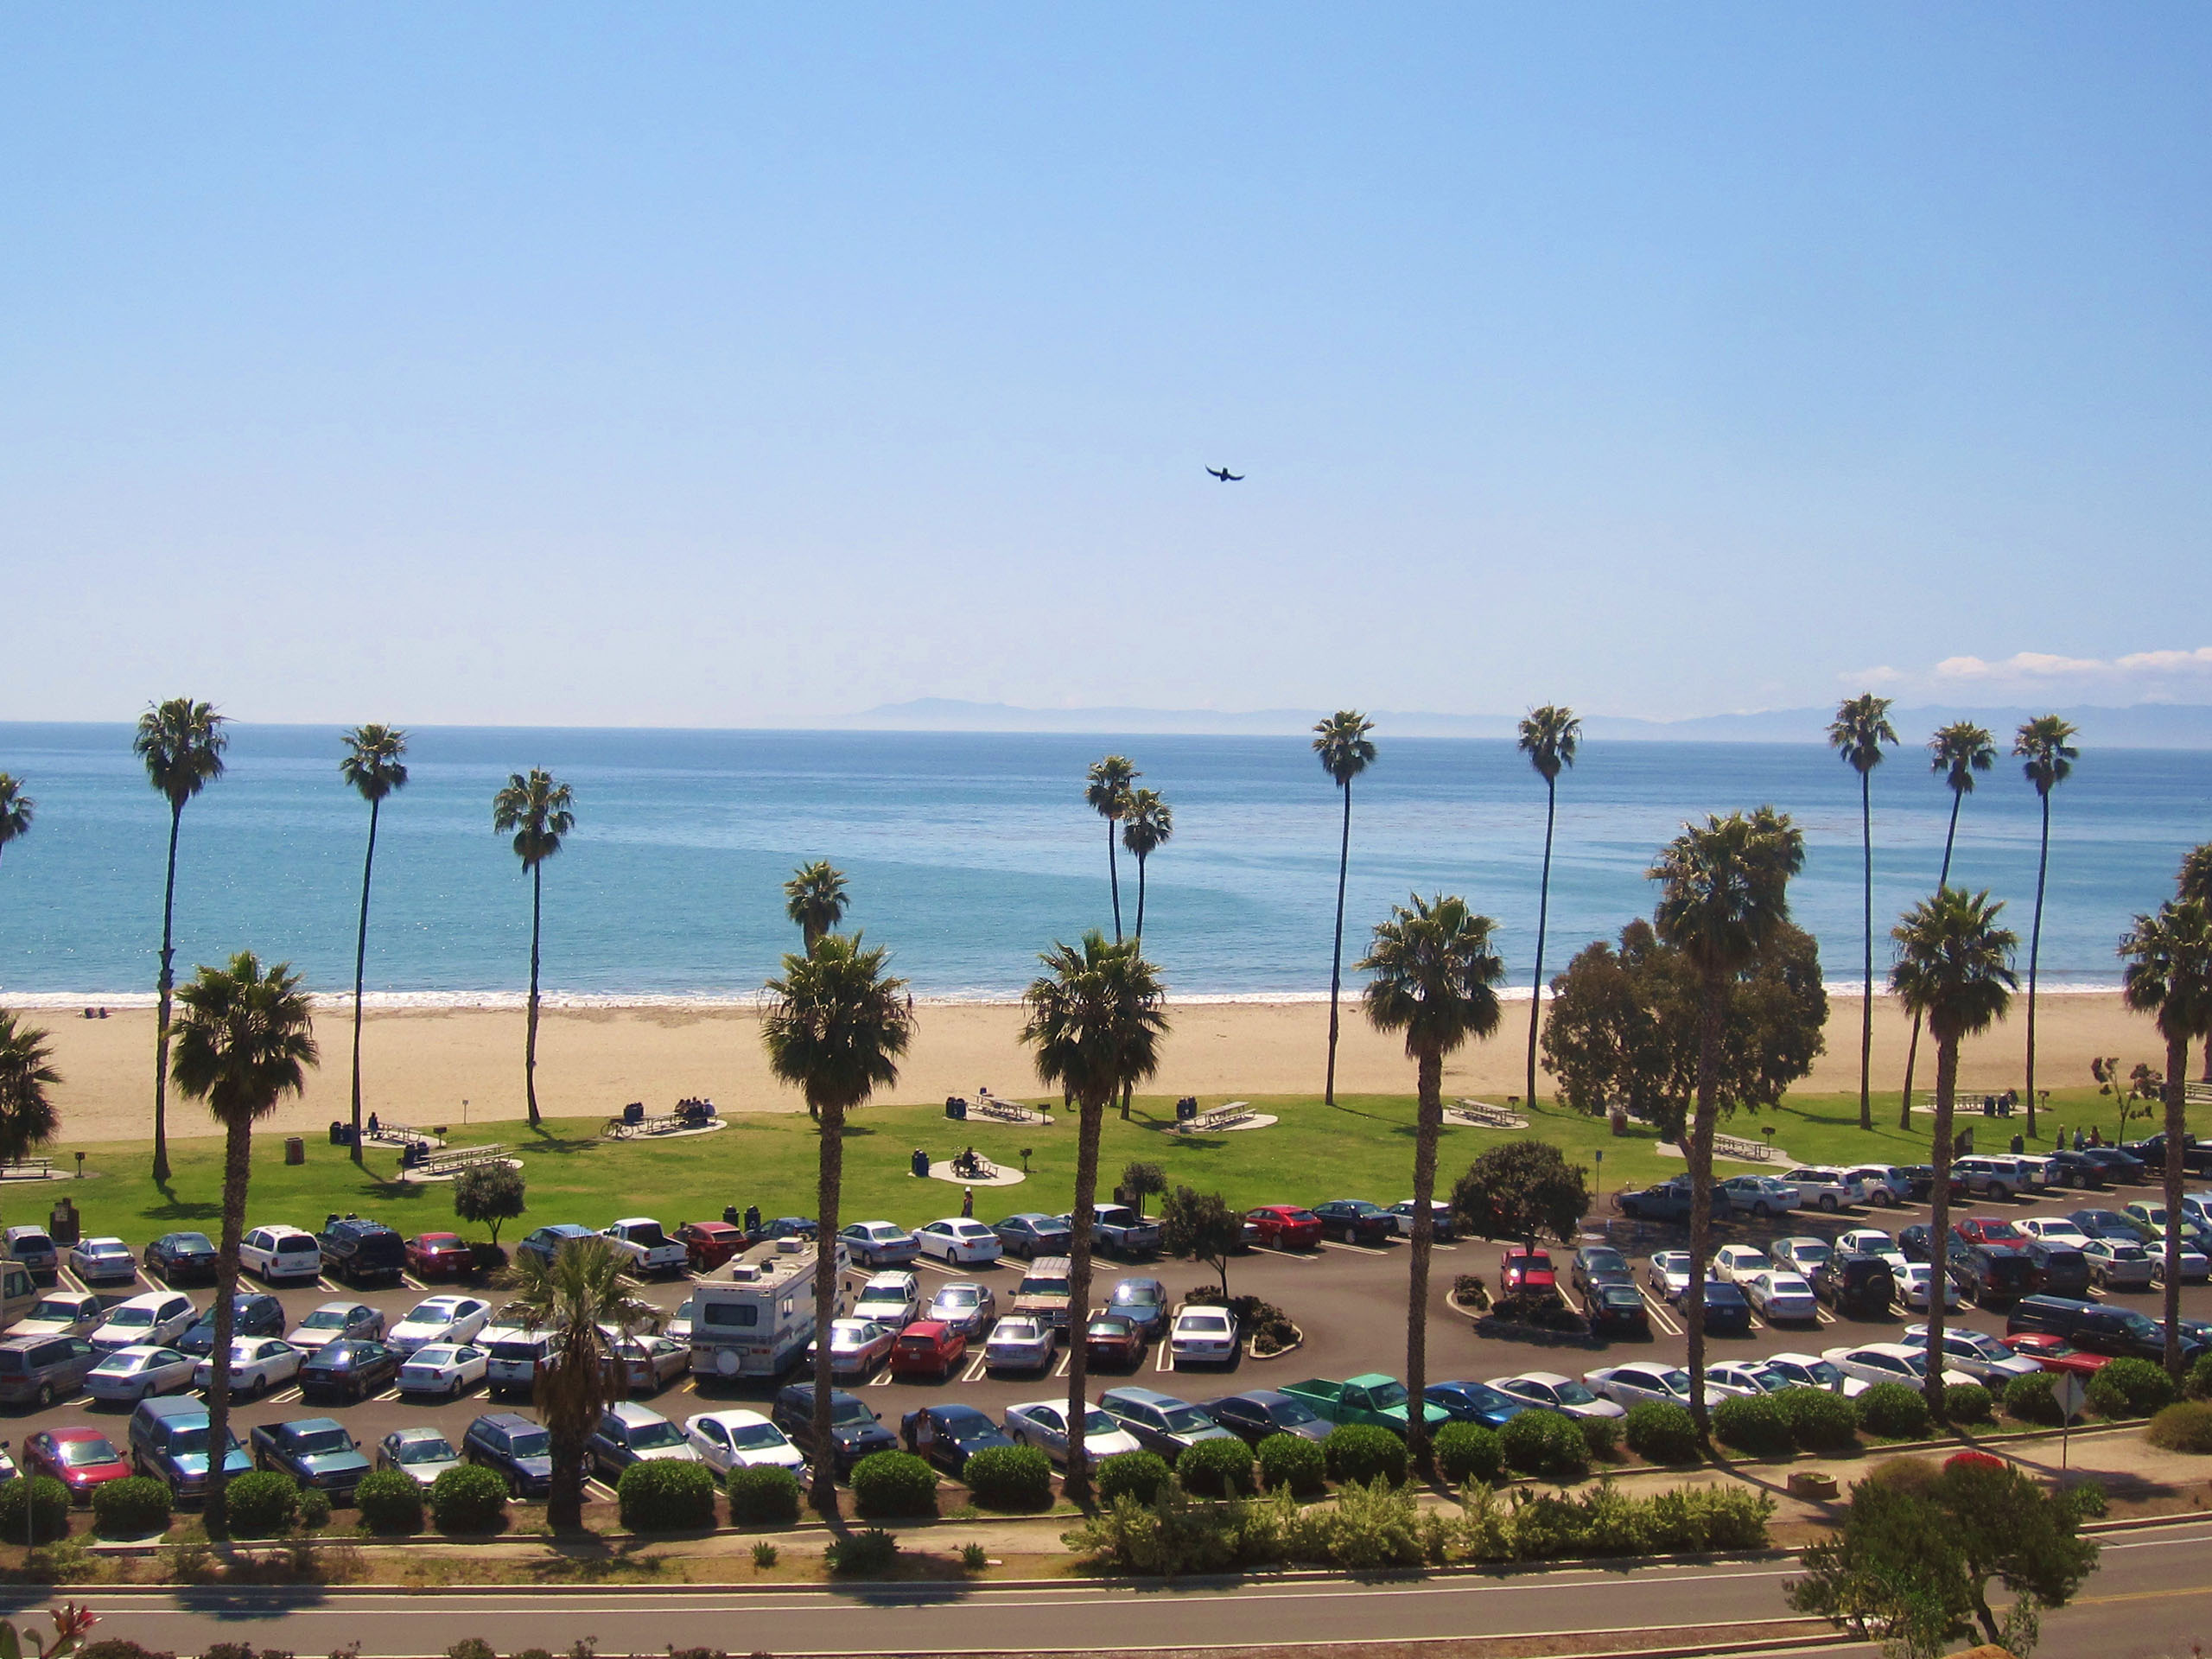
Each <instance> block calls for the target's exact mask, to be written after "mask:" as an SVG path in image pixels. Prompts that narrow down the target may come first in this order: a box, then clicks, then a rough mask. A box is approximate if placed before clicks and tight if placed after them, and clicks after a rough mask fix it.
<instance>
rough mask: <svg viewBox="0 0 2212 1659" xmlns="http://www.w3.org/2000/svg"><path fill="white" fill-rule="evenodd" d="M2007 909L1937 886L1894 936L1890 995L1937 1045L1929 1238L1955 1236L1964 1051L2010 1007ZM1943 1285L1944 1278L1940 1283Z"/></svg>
mask: <svg viewBox="0 0 2212 1659" xmlns="http://www.w3.org/2000/svg"><path fill="white" fill-rule="evenodd" d="M2004 908H2005V906H2004V903H2003V901H2002V900H1993V899H1991V898H1990V896H1989V893H1988V891H1987V890H1986V889H1984V890H1983V891H1982V892H1980V893H1967V892H1964V891H1963V890H1961V889H1960V888H1958V887H1938V888H1936V892H1935V894H1934V896H1933V897H1931V898H1927V899H1922V900H1921V901H1920V902H1919V903H1918V904H1916V905H1915V906H1913V907H1912V908H1911V909H1910V910H1909V911H1907V912H1905V913H1904V916H1903V917H1902V918H1899V920H1898V922H1897V925H1896V926H1895V927H1893V928H1891V930H1890V937H1891V938H1893V939H1895V940H1896V941H1897V963H1896V965H1895V966H1894V967H1892V968H1891V969H1890V989H1891V992H1893V993H1894V994H1895V995H1897V998H1898V1000H1899V1001H1902V1002H1903V1003H1904V1006H1905V1007H1908V1008H1910V1009H1911V1010H1912V1012H1913V1013H1914V1014H1916V1015H1917V1016H1919V1017H1920V1018H1922V1019H1924V1020H1926V1021H1927V1022H1928V1029H1929V1032H1930V1033H1933V1035H1934V1036H1935V1039H1936V1128H1935V1133H1934V1135H1933V1137H1932V1138H1931V1141H1930V1143H1929V1144H1930V1148H1931V1153H1932V1161H1933V1162H1934V1164H1935V1166H1936V1179H1935V1180H1934V1182H1933V1184H1932V1185H1931V1186H1930V1188H1929V1195H1930V1202H1931V1203H1933V1204H1934V1205H1935V1206H1936V1209H1935V1214H1934V1215H1933V1216H1932V1217H1930V1218H1929V1224H1928V1236H1929V1237H1930V1238H1933V1239H1945V1238H1948V1237H1949V1236H1950V1233H1951V1110H1952V1107H1953V1105H1954V1103H1955V1101H1956V1099H1957V1096H1958V1090H1959V1046H1960V1045H1961V1043H1963V1042H1964V1041H1965V1040H1966V1039H1967V1038H1969V1037H1975V1036H1979V1035H1980V1033H1983V1032H1985V1031H1986V1030H1988V1029H1989V1027H1991V1026H1992V1025H1993V1024H1995V1023H1996V1022H1997V1021H1998V1020H2002V1019H2003V1018H2004V1017H2005V1011H2006V1010H2007V1009H2008V1008H2010V1007H2012V990H2013V987H2014V985H2015V984H2016V981H2015V980H2014V979H2013V977H2012V952H2013V950H2015V949H2017V948H2018V944H2019V943H2020V941H2019V938H2018V936H2017V935H2016V934H2014V933H2013V932H2012V930H2011V929H2009V928H2004V927H1999V925H1997V918H1998V915H1999V912H2001V911H2003V910H2004ZM1936 1283H1937V1284H1939V1285H1940V1284H1941V1283H1942V1280H1941V1277H1940V1271H1939V1274H1938V1276H1937V1278H1936ZM1928 1330H1929V1337H1928V1351H1929V1355H1930V1356H1931V1359H1930V1363H1929V1367H1928V1380H1927V1389H1928V1408H1929V1410H1930V1411H1931V1412H1933V1413H1934V1414H1936V1420H1937V1421H1942V1418H1943V1417H1944V1416H1945V1415H1946V1413H1945V1411H1944V1409H1943V1367H1942V1364H1941V1363H1936V1360H1935V1359H1934V1358H1933V1357H1934V1356H1938V1355H1941V1354H1942V1351H1943V1298H1942V1297H1941V1296H1940V1295H1931V1296H1929V1299H1928Z"/></svg>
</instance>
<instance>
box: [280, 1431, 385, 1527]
mask: <svg viewBox="0 0 2212 1659" xmlns="http://www.w3.org/2000/svg"><path fill="white" fill-rule="evenodd" d="M251 1445H252V1446H253V1462H254V1466H255V1467H256V1468H257V1469H274V1470H276V1471H278V1472H279V1473H281V1474H287V1475H289V1476H290V1477H291V1478H293V1479H294V1480H296V1481H297V1482H299V1484H301V1485H302V1486H311V1487H313V1488H315V1490H316V1491H321V1492H327V1493H328V1494H329V1496H330V1501H331V1502H332V1503H334V1504H337V1505H339V1506H340V1507H343V1506H344V1505H346V1504H348V1503H352V1502H353V1489H354V1488H355V1487H357V1486H359V1484H361V1477H362V1476H364V1475H365V1474H367V1473H368V1472H369V1471H370V1469H371V1467H372V1465H371V1464H370V1462H369V1460H368V1459H366V1458H365V1457H363V1456H362V1455H361V1448H360V1447H359V1446H356V1445H355V1444H354V1443H353V1436H352V1435H351V1434H348V1433H346V1427H345V1425H344V1424H342V1423H340V1422H339V1421H337V1420H336V1419H335V1418H331V1417H296V1418H294V1419H292V1420H291V1421H289V1422H283V1423H264V1424H262V1425H261V1426H260V1427H257V1428H256V1429H255V1430H254V1431H253V1433H252V1435H251Z"/></svg>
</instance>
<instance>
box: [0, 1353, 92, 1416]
mask: <svg viewBox="0 0 2212 1659" xmlns="http://www.w3.org/2000/svg"><path fill="white" fill-rule="evenodd" d="M102 1357H104V1356H102V1354H101V1353H100V1351H99V1349H97V1348H95V1347H93V1346H92V1344H91V1343H89V1342H87V1341H86V1340H85V1338H82V1337H14V1338H10V1339H9V1340H7V1341H5V1342H0V1403H5V1404H8V1405H11V1406H22V1405H33V1406H38V1407H40V1408H44V1407H47V1406H50V1405H52V1404H53V1403H54V1402H55V1401H57V1400H67V1399H68V1398H69V1397H70V1396H71V1395H75V1394H79V1393H81V1392H82V1391H83V1389H84V1387H85V1379H86V1377H88V1376H91V1375H92V1367H93V1366H95V1365H97V1364H99V1363H100V1360H101V1359H102Z"/></svg>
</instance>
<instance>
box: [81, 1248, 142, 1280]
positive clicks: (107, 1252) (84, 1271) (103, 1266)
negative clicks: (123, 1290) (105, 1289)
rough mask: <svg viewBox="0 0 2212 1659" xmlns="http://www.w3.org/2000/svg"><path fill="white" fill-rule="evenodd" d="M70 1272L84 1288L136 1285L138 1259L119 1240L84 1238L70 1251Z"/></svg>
mask: <svg viewBox="0 0 2212 1659" xmlns="http://www.w3.org/2000/svg"><path fill="white" fill-rule="evenodd" d="M65 1259H66V1260H67V1262H68V1263H69V1271H70V1272H72V1273H73V1274H76V1275H77V1277H78V1278H79V1279H80V1280H82V1281H84V1282H85V1283H86V1284H87V1285H132V1284H136V1283H137V1282H138V1259H137V1257H136V1256H134V1255H131V1254H130V1246H129V1245H128V1244H125V1243H124V1242H123V1241H122V1240H121V1239H119V1238H87V1239H82V1240H79V1242H78V1243H74V1244H72V1245H71V1246H70V1247H69V1254H68V1255H67V1258H65Z"/></svg>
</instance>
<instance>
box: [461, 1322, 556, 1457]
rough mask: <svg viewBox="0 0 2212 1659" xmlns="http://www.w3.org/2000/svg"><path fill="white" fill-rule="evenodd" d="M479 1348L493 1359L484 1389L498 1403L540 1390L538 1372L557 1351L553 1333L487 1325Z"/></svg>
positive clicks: (478, 1344) (518, 1327)
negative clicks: (502, 1399)
mask: <svg viewBox="0 0 2212 1659" xmlns="http://www.w3.org/2000/svg"><path fill="white" fill-rule="evenodd" d="M476 1346H478V1347H479V1348H481V1349H482V1350H483V1351H485V1352H486V1354H488V1355H489V1356H490V1357H491V1363H490V1364H489V1366H488V1367H487V1368H486V1371H485V1374H484V1389H485V1392H486V1393H487V1394H489V1395H491V1396H492V1397H493V1399H495V1400H496V1399H498V1398H499V1396H500V1395H504V1394H528V1393H529V1392H530V1391H531V1389H534V1388H536V1387H537V1373H538V1371H539V1370H540V1369H542V1368H543V1366H544V1365H545V1364H546V1363H547V1362H549V1361H550V1359H551V1358H552V1357H553V1356H554V1354H555V1352H556V1348H555V1345H554V1341H553V1334H552V1332H550V1331H525V1330H524V1329H523V1328H522V1327H521V1326H519V1325H487V1326H486V1328H485V1329H484V1330H483V1331H482V1332H479V1333H478V1335H477V1338H476ZM471 1432H472V1433H473V1432H474V1431H471Z"/></svg>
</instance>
